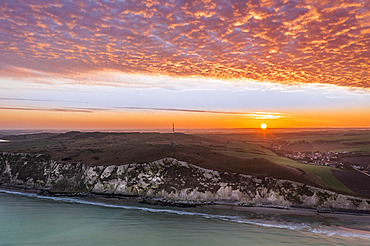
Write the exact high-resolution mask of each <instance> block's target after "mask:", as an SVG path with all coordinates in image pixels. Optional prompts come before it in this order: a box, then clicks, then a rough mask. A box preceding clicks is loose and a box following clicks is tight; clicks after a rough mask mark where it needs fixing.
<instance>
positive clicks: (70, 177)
mask: <svg viewBox="0 0 370 246" xmlns="http://www.w3.org/2000/svg"><path fill="white" fill-rule="evenodd" d="M0 184H11V185H26V186H32V187H35V188H43V189H44V188H46V189H49V191H50V192H63V193H70V192H88V193H95V194H114V195H132V196H143V197H151V198H164V199H170V200H176V201H195V202H210V201H236V202H239V203H240V204H245V205H255V204H268V205H276V206H303V207H315V208H328V209H350V210H365V211H368V210H369V204H370V201H369V200H368V199H362V198H357V197H352V196H347V195H342V194H337V193H334V192H331V191H327V190H323V189H319V188H316V187H311V186H308V185H304V184H301V183H297V182H292V181H286V180H278V179H274V178H257V177H253V176H248V175H240V174H234V173H226V172H218V171H213V170H207V169H203V168H199V167H197V166H194V165H191V164H188V163H185V162H181V161H178V160H176V159H172V158H165V159H162V160H158V161H154V162H150V163H142V164H128V165H119V166H116V165H113V166H94V167H88V166H85V165H83V164H81V163H74V164H63V165H61V164H58V163H57V162H55V161H53V160H52V159H51V158H50V157H48V156H45V155H30V154H21V153H19V154H13V153H1V154H0Z"/></svg>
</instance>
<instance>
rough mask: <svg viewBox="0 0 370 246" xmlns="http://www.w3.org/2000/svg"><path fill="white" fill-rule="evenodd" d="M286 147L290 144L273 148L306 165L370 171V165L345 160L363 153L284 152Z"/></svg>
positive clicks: (281, 154)
mask: <svg viewBox="0 0 370 246" xmlns="http://www.w3.org/2000/svg"><path fill="white" fill-rule="evenodd" d="M284 145H289V143H273V144H272V145H271V148H272V150H273V151H274V152H275V153H277V154H279V155H280V156H284V157H287V158H289V159H292V160H296V161H298V162H300V163H304V164H310V165H321V166H330V167H334V168H340V169H355V170H358V171H362V172H365V173H368V172H369V171H370V163H369V164H368V165H357V164H355V163H352V162H349V161H346V160H343V159H344V158H349V157H356V156H361V155H362V153H360V152H358V151H342V152H336V151H326V152H325V151H324V152H321V151H311V152H309V151H304V152H303V151H302V152H301V151H286V150H283V146H284Z"/></svg>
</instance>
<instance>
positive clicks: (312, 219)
mask: <svg viewBox="0 0 370 246" xmlns="http://www.w3.org/2000/svg"><path fill="white" fill-rule="evenodd" d="M366 217H367V218H369V217H368V216H366ZM358 218H359V219H353V220H342V219H336V218H334V217H322V216H302V215H300V216H298V215H293V214H286V213H285V214H279V213H275V214H264V213H255V212H250V211H248V212H247V211H232V210H222V209H211V208H207V207H196V208H177V207H161V206H153V205H145V204H140V203H127V202H124V201H122V202H120V201H115V202H106V201H105V200H104V201H100V200H92V199H85V198H79V197H48V196H41V195H37V194H32V193H24V192H18V191H9V190H3V189H0V245H10V246H14V245H22V246H24V245H38V246H41V245H48V246H50V245H76V246H79V245H84V246H85V245H92V246H93V245H99V246H101V245H135V246H140V245H143V246H144V245H145V246H148V245H160V246H165V245H192V246H193V245H205V246H206V245H212V246H215V245H225V246H226V245H227V246H229V245H370V228H369V224H370V221H366V220H364V219H363V217H361V216H358Z"/></svg>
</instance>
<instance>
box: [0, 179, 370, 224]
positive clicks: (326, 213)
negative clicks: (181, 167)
mask: <svg viewBox="0 0 370 246" xmlns="http://www.w3.org/2000/svg"><path fill="white" fill-rule="evenodd" d="M0 189H2V190H6V191H11V192H20V193H29V194H35V195H39V196H41V197H65V198H81V199H82V200H87V201H92V202H103V203H107V204H113V205H117V204H122V203H125V204H126V205H130V204H131V205H132V204H136V205H137V204H145V205H147V206H151V207H172V208H207V209H212V210H215V211H217V210H221V211H235V212H250V213H256V214H268V215H293V216H305V217H321V218H333V219H340V220H346V221H347V220H348V221H361V222H362V221H363V222H369V221H370V211H356V210H328V209H325V210H322V209H319V208H308V207H281V206H273V205H263V204H258V205H251V206H242V205H240V204H239V203H238V202H237V201H214V202H191V201H176V200H168V199H162V198H151V197H140V196H117V195H109V194H94V193H53V192H50V191H49V190H48V189H47V188H36V187H27V186H17V185H4V184H0ZM369 230H370V228H369Z"/></svg>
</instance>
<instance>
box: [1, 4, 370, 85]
mask: <svg viewBox="0 0 370 246" xmlns="http://www.w3.org/2000/svg"><path fill="white" fill-rule="evenodd" d="M369 24H370V17H369V3H368V1H360V0H354V1H341V0H332V1H324V0H313V1H279V0H276V1H268V0H267V1H262V0H261V1H232V0H230V1H115V2H111V1H68V0H65V1H57V0H47V1H41V0H33V1H32V0H29V1H18V0H2V1H1V2H0V50H1V53H0V77H22V78H24V77H27V76H31V77H36V78H37V77H38V76H45V74H52V76H58V75H60V76H65V77H67V78H73V79H78V74H79V73H83V74H86V73H89V72H91V71H97V70H99V71H100V70H114V71H119V72H123V73H134V74H137V73H140V74H143V73H144V74H147V75H150V74H152V75H165V76H175V77H177V76H180V77H194V76H195V77H206V78H217V79H232V80H235V79H249V80H254V81H264V82H266V81H267V82H276V83H282V84H290V83H295V82H303V83H324V84H333V85H338V86H346V87H357V88H367V87H369V86H370V83H369V75H368V71H369V50H368V49H369V47H370V28H369Z"/></svg>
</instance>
